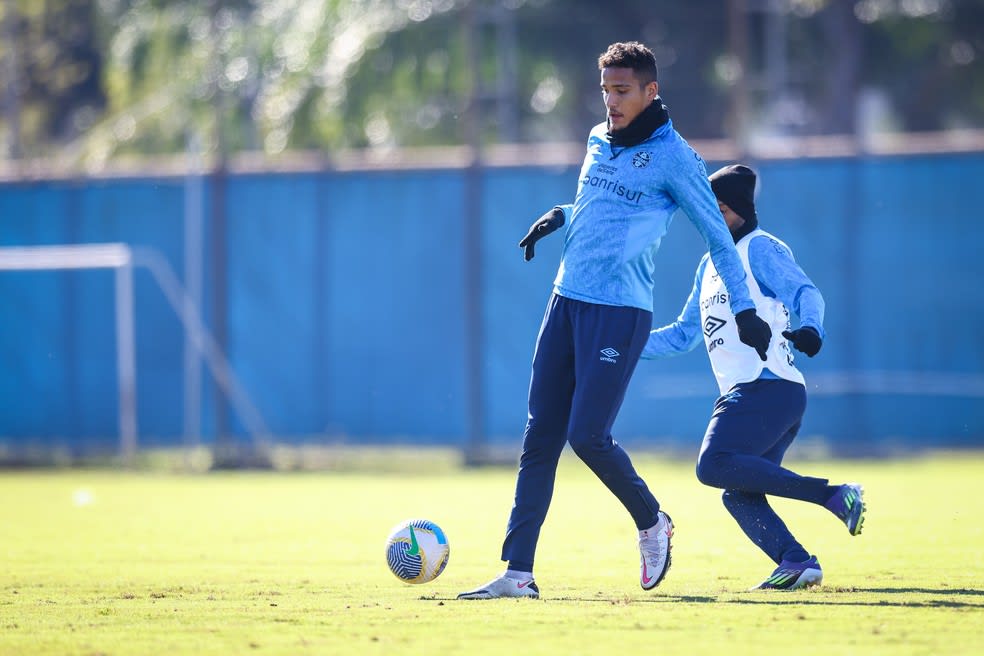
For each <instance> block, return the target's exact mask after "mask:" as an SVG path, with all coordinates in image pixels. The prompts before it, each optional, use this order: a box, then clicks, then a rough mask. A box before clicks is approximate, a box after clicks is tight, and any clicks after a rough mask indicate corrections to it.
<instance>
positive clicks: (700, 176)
mask: <svg viewBox="0 0 984 656" xmlns="http://www.w3.org/2000/svg"><path fill="white" fill-rule="evenodd" d="M684 150H685V151H689V153H690V155H689V161H688V157H687V155H686V152H684V153H681V155H680V156H679V157H678V158H677V159H678V160H680V161H679V164H678V166H677V167H676V170H675V172H674V174H673V175H670V176H669V182H668V186H669V192H670V195H671V196H673V199H674V200H675V201H676V202H677V205H679V206H680V208H681V209H682V210H683V211H684V212H685V213H686V214H687V218H688V219H690V222H691V223H693V224H694V227H695V228H697V232H699V233H700V236H701V237H702V238H703V239H704V243H706V244H707V250H708V252H709V253H710V256H711V261H712V262H714V268H715V269H717V272H718V274H719V275H720V276H721V279H722V280H723V281H724V286H725V287H727V288H728V297H729V299H730V302H731V311H732V312H734V313H735V314H736V315H737V314H738V313H739V312H741V311H742V310H754V309H755V303H753V302H752V299H751V297H750V296H749V295H748V287H746V286H745V284H746V281H745V268H744V267H743V266H742V265H741V259H740V258H739V257H738V251H737V250H735V242H734V240H733V239H732V238H731V233H730V232H728V226H727V224H725V222H724V217H723V216H721V210H719V209H718V204H717V200H716V199H715V198H714V192H712V191H711V183H710V182H708V181H707V172H706V170H705V168H704V164H703V162H702V161H701V160H700V159H699V158H698V156H697V154H696V153H695V152H694V151H693V150H691V149H690V148H686V149H684Z"/></svg>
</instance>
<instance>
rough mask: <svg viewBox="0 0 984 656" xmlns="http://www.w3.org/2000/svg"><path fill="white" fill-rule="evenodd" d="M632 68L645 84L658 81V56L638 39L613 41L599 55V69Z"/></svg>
mask: <svg viewBox="0 0 984 656" xmlns="http://www.w3.org/2000/svg"><path fill="white" fill-rule="evenodd" d="M603 68H631V69H632V70H633V71H635V74H636V77H638V78H639V79H640V80H641V81H642V83H643V84H644V85H646V84H649V83H650V82H656V76H657V74H658V71H657V70H656V56H655V55H653V51H652V50H650V49H649V48H647V47H646V46H644V45H643V44H641V43H639V42H638V41H625V42H619V43H613V44H612V45H610V46H608V50H606V51H605V52H603V53H601V55H600V56H599V57H598V70H601V69H603Z"/></svg>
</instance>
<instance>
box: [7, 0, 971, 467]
mask: <svg viewBox="0 0 984 656" xmlns="http://www.w3.org/2000/svg"><path fill="white" fill-rule="evenodd" d="M0 12H2V20H0V32H2V34H3V38H2V39H0V80H2V85H0V103H2V114H0V153H2V156H3V157H2V161H0V460H5V461H7V462H32V461H37V460H47V459H50V458H52V457H54V458H56V459H58V460H59V461H65V460H68V461H74V460H77V459H84V458H86V457H91V456H96V455H105V454H110V455H113V456H114V457H120V458H122V459H123V461H126V462H132V461H133V459H134V457H135V456H136V455H137V454H138V453H140V452H142V451H144V450H146V449H150V448H162V447H163V448H181V449H199V448H204V449H206V450H208V451H209V452H210V454H211V456H212V458H213V459H214V461H215V462H218V463H222V462H225V463H229V464H231V465H237V464H238V465H243V464H250V463H253V464H257V463H263V462H266V461H268V460H269V458H268V454H269V452H270V450H271V449H272V448H275V447H277V446H282V445H293V446H304V445H364V444H369V445H374V444H404V445H411V446H417V445H442V446H450V447H452V448H455V449H461V452H462V453H463V454H464V456H465V460H466V461H468V462H474V463H478V462H482V461H485V460H488V459H490V458H492V457H493V455H492V454H494V453H496V452H497V451H499V450H505V451H506V452H507V453H509V454H510V457H513V455H514V454H515V453H516V452H517V451H518V448H519V442H520V440H521V435H522V430H523V426H524V424H525V420H526V387H527V382H528V376H529V364H530V360H531V357H532V349H533V344H534V341H535V338H536V332H537V329H538V326H539V321H540V318H541V316H542V313H543V309H544V307H545V304H546V301H547V298H548V296H549V293H550V287H551V282H552V280H553V276H554V274H555V272H556V267H557V262H558V259H559V255H560V246H561V242H562V238H560V237H556V238H554V239H552V240H551V239H548V240H545V241H544V242H541V245H538V247H537V257H536V259H535V260H533V261H532V262H529V263H526V262H524V261H523V259H522V253H521V251H520V250H519V249H518V248H517V247H516V243H517V242H518V240H519V239H520V238H521V237H522V235H523V234H525V232H526V229H527V228H528V226H529V224H530V223H531V222H532V221H533V220H534V219H535V218H536V217H537V216H539V215H540V214H541V213H542V212H543V211H545V210H546V209H547V208H549V207H551V206H553V205H554V204H558V203H563V202H569V201H570V200H571V199H572V198H573V195H574V191H575V186H576V176H577V171H578V169H579V167H580V162H581V158H582V156H583V151H584V145H583V144H584V139H585V138H586V135H587V133H588V131H589V130H590V128H591V127H592V126H593V125H594V124H596V123H598V122H600V121H603V120H604V107H603V104H602V101H601V97H600V94H599V91H598V71H597V66H596V60H597V57H598V55H599V54H600V53H601V52H603V51H604V50H605V48H606V47H607V45H608V44H609V43H612V42H614V41H627V40H640V41H643V42H644V43H646V44H647V45H648V46H650V47H651V48H652V49H653V51H654V52H655V53H656V57H657V61H658V64H659V69H660V73H659V82H660V91H661V95H662V97H663V99H664V102H665V103H666V105H667V106H668V107H669V109H670V114H671V117H672V119H673V122H674V125H675V127H676V128H677V130H678V131H680V132H681V134H683V136H684V137H685V138H686V139H688V141H690V143H691V144H692V145H693V146H694V147H695V148H696V149H697V150H698V152H700V153H701V155H702V156H703V157H704V159H705V160H707V162H708V166H709V167H710V169H711V170H713V169H714V168H717V167H718V166H721V165H723V164H726V163H730V162H734V161H742V162H744V163H746V164H749V165H751V166H753V167H754V168H756V169H757V170H758V172H759V174H760V187H759V192H758V198H757V205H758V209H759V216H760V220H761V223H762V225H763V227H764V228H765V229H767V230H770V231H772V232H774V233H776V234H777V235H778V236H779V237H781V238H782V239H784V240H785V241H786V242H787V243H788V244H789V245H790V246H791V247H792V248H793V251H794V252H795V253H796V256H797V259H798V261H799V262H800V263H801V265H802V266H803V268H804V269H805V270H806V271H807V273H808V274H809V275H810V276H811V277H812V278H813V279H814V281H815V282H816V283H817V285H818V286H819V288H820V289H821V291H822V292H823V293H824V296H825V298H826V300H827V321H826V324H827V325H826V329H827V341H826V343H825V345H824V348H823V351H821V353H820V355H819V356H818V357H817V358H815V359H810V360H807V359H806V358H805V357H801V358H800V359H799V360H798V364H800V365H801V368H802V369H803V371H804V374H805V375H806V378H807V382H808V385H809V389H810V394H811V396H810V399H811V400H810V408H809V410H808V412H807V418H806V423H805V425H804V428H803V431H802V433H801V435H802V438H801V439H800V440H799V448H801V449H803V450H804V451H805V450H812V451H815V452H818V453H825V454H826V453H837V454H849V455H870V454H879V453H885V452H895V451H902V452H912V451H914V450H919V449H925V448H950V447H979V446H981V445H984V340H982V339H981V328H980V326H981V325H982V324H984V290H982V287H981V282H982V281H984V262H982V258H981V257H980V256H979V251H980V243H981V237H982V236H984V233H982V230H981V228H980V227H979V224H980V219H981V212H980V209H979V203H978V200H977V198H976V194H975V190H976V188H977V187H978V186H979V185H980V180H981V179H984V60H982V57H984V2H982V1H981V0H730V1H729V0H694V1H692V2H688V3H680V2H669V1H667V2H654V1H652V0H649V1H643V0H626V1H622V2H608V3H601V2H595V1H589V0H210V1H200V2H199V1H195V2H192V1H181V0H167V1H165V0H137V1H132V2H131V1H125V0H0ZM702 252H703V248H702V244H701V242H700V239H699V237H698V236H697V234H696V231H695V230H694V229H693V228H692V227H691V226H690V224H689V222H688V221H687V220H686V218H685V217H678V218H677V219H676V220H675V221H674V223H673V225H672V226H671V230H670V233H669V235H668V236H667V238H666V239H665V240H664V244H663V247H662V249H661V251H660V253H659V255H658V257H657V267H658V269H657V275H658V281H659V283H658V284H657V288H656V291H655V297H654V308H655V309H654V319H653V320H654V323H655V324H657V325H662V324H663V323H667V322H669V321H672V320H673V319H674V318H675V317H676V315H677V313H678V312H679V310H680V308H681V307H682V305H683V302H684V300H685V299H686V296H687V294H688V293H689V290H690V287H691V284H692V280H693V271H694V269H695V267H696V264H697V262H698V260H699V258H700V256H701V254H702ZM715 391H716V387H715V384H714V381H713V378H712V376H711V373H710V371H709V368H708V365H707V361H706V356H705V355H703V354H702V353H701V352H700V351H696V352H694V353H692V354H690V355H688V356H685V357H680V358H677V359H675V360H669V361H661V362H642V363H640V365H639V368H638V369H637V372H636V375H635V378H634V380H633V382H632V385H631V387H630V390H629V394H628V396H627V398H626V402H625V405H624V407H623V410H622V413H621V415H620V418H619V420H618V422H617V423H616V426H615V436H616V438H617V439H618V440H619V441H621V442H623V443H625V444H627V445H630V446H633V445H634V446H636V447H637V448H654V449H662V450H674V451H681V452H684V453H687V454H690V453H695V452H696V449H697V448H698V446H699V443H700V439H701V436H702V434H703V429H704V426H705V425H706V421H707V418H708V416H709V413H710V409H711V406H712V403H713V400H714V398H715Z"/></svg>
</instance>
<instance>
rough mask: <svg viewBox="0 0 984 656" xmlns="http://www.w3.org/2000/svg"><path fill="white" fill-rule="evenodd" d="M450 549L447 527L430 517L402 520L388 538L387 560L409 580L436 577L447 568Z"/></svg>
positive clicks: (429, 579) (425, 579)
mask: <svg viewBox="0 0 984 656" xmlns="http://www.w3.org/2000/svg"><path fill="white" fill-rule="evenodd" d="M450 553H451V548H450V545H448V538H447V536H445V535H444V531H442V530H441V527H440V526H438V525H437V524H435V523H434V522H430V521H427V520H426V519H411V520H408V521H405V522H400V523H399V524H397V525H396V526H394V527H393V531H392V532H391V533H390V536H389V537H388V538H387V539H386V563H387V564H388V565H389V568H390V571H391V572H393V574H395V575H396V578H398V579H400V580H401V581H404V582H405V583H428V582H430V581H433V580H434V579H436V578H437V577H438V576H440V574H441V572H443V571H444V568H445V567H446V566H447V564H448V556H449V555H450Z"/></svg>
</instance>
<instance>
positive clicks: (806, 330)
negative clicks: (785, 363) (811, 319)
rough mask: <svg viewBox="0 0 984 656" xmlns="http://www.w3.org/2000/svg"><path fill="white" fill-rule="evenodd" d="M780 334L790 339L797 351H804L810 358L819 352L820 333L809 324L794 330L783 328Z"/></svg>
mask: <svg viewBox="0 0 984 656" xmlns="http://www.w3.org/2000/svg"><path fill="white" fill-rule="evenodd" d="M782 336H783V337H785V338H786V339H788V340H789V341H791V342H792V343H793V346H795V347H796V350H797V351H800V352H801V353H806V355H807V356H809V357H811V358H812V357H813V356H814V355H816V354H817V353H819V352H820V346H821V345H822V344H823V340H822V339H820V333H818V332H817V331H816V329H815V328H811V327H810V326H803V327H802V328H797V329H796V330H784V331H782Z"/></svg>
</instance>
